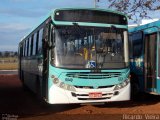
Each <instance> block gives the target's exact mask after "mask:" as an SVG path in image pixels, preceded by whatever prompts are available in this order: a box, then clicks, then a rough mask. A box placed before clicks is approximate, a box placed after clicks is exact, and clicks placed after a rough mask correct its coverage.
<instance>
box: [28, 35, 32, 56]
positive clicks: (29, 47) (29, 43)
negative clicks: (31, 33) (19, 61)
mask: <svg viewBox="0 0 160 120" xmlns="http://www.w3.org/2000/svg"><path fill="white" fill-rule="evenodd" d="M31 40H32V38H31V37H30V38H29V41H28V56H30V55H31Z"/></svg>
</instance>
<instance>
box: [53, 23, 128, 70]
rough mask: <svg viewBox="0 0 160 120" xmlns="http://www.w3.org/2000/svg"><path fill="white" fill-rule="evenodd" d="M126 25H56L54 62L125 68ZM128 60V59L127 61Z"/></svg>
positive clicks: (64, 65) (64, 64)
mask: <svg viewBox="0 0 160 120" xmlns="http://www.w3.org/2000/svg"><path fill="white" fill-rule="evenodd" d="M124 31H125V30H124V29H119V28H116V29H115V30H112V29H110V28H96V27H80V28H75V27H62V26H61V27H57V29H56V30H55V39H56V48H55V61H54V62H55V63H54V64H55V65H56V66H57V67H64V68H91V66H90V65H89V64H90V62H94V64H96V65H95V66H94V67H98V68H123V67H126V63H125V61H124V57H125V56H124V34H123V33H124ZM127 64H128V63H127Z"/></svg>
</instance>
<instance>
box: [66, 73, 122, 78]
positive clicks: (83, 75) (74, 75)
mask: <svg viewBox="0 0 160 120" xmlns="http://www.w3.org/2000/svg"><path fill="white" fill-rule="evenodd" d="M120 75H121V73H120V72H105V73H67V74H66V76H67V77H72V78H82V79H106V78H113V77H119V76H120Z"/></svg>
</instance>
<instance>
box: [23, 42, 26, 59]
mask: <svg viewBox="0 0 160 120" xmlns="http://www.w3.org/2000/svg"><path fill="white" fill-rule="evenodd" d="M25 46H26V44H25V40H24V42H23V57H25Z"/></svg>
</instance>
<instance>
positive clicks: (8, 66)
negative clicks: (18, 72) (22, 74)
mask: <svg viewBox="0 0 160 120" xmlns="http://www.w3.org/2000/svg"><path fill="white" fill-rule="evenodd" d="M15 69H18V63H0V70H15Z"/></svg>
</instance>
